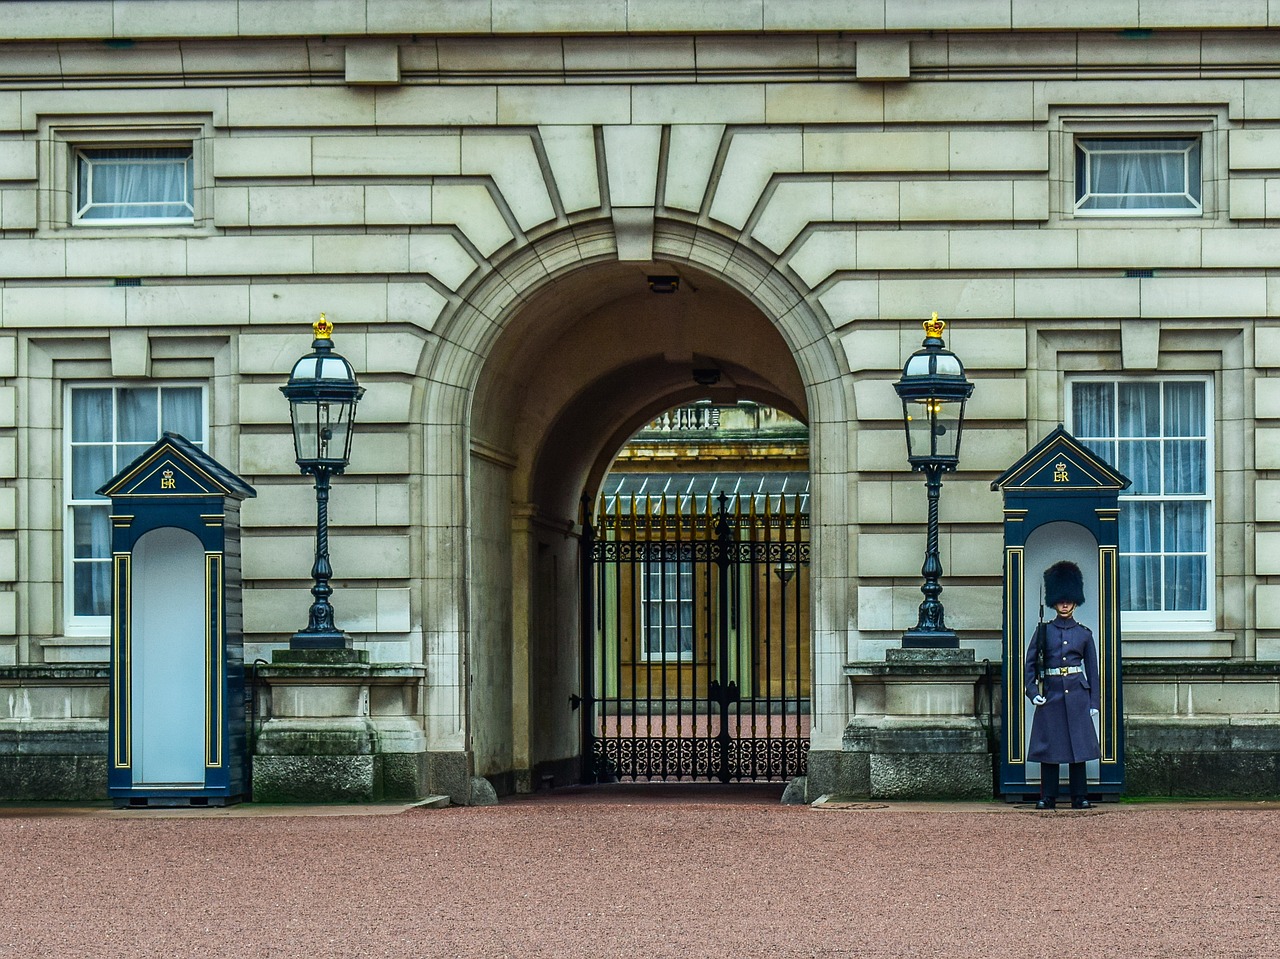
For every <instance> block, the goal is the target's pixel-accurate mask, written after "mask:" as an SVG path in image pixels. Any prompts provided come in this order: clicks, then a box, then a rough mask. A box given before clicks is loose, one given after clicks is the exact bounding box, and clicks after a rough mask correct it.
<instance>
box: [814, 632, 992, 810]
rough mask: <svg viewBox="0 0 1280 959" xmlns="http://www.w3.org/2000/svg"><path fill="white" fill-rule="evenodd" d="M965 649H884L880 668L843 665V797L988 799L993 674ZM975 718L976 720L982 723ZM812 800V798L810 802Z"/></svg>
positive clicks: (877, 665)
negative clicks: (848, 712) (847, 696)
mask: <svg viewBox="0 0 1280 959" xmlns="http://www.w3.org/2000/svg"><path fill="white" fill-rule="evenodd" d="M987 669H988V667H987V666H986V665H985V664H980V663H976V662H975V661H974V655H973V650H971V649H890V650H888V651H887V652H886V654H885V661H884V662H882V663H881V662H860V663H851V664H849V665H848V666H846V667H845V675H846V676H848V678H849V684H850V692H851V693H852V697H853V708H852V718H851V719H850V721H849V723H848V725H847V726H846V727H845V731H844V741H843V752H842V755H841V763H840V765H841V776H840V780H841V782H840V788H841V791H847V792H849V793H850V794H852V795H855V796H861V797H866V798H874V799H990V798H991V796H992V784H993V773H992V761H993V755H992V753H991V749H990V742H991V739H990V737H989V733H988V729H987V728H986V726H985V725H984V721H985V720H986V718H987V717H988V716H989V715H992V714H993V713H996V712H998V711H997V710H994V709H992V710H991V711H988V701H987V694H986V692H985V691H984V690H985V689H988V688H994V689H998V688H999V677H998V673H997V672H996V671H993V672H992V673H991V681H992V685H991V686H988V685H987V683H986V676H987ZM980 717H981V718H980ZM810 798H816V797H810Z"/></svg>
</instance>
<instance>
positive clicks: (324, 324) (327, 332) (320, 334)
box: [311, 313, 937, 340]
mask: <svg viewBox="0 0 1280 959" xmlns="http://www.w3.org/2000/svg"><path fill="white" fill-rule="evenodd" d="M934 316H937V314H936V313H935V314H934ZM311 329H312V330H314V331H315V334H316V339H317V340H327V339H329V338H330V337H331V336H333V324H332V323H330V322H329V321H328V320H327V319H325V316H324V314H323V313H321V314H320V319H318V320H316V321H315V322H314V323H312V324H311Z"/></svg>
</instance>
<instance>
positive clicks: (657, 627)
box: [644, 560, 693, 660]
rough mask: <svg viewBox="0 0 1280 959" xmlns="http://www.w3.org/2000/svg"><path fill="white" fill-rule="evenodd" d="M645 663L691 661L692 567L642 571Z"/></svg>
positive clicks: (676, 564)
mask: <svg viewBox="0 0 1280 959" xmlns="http://www.w3.org/2000/svg"><path fill="white" fill-rule="evenodd" d="M644 591H645V592H644V659H647V660H664V659H676V660H679V659H692V658H693V563H690V562H688V561H686V560H663V561H660V562H653V563H647V564H645V567H644Z"/></svg>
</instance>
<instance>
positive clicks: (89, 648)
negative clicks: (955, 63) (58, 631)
mask: <svg viewBox="0 0 1280 959" xmlns="http://www.w3.org/2000/svg"><path fill="white" fill-rule="evenodd" d="M40 649H41V651H42V652H43V654H44V656H43V658H44V661H45V663H46V664H48V665H50V666H53V665H60V664H64V663H105V662H109V661H110V659H111V637H110V636H108V635H94V636H52V637H50V638H48V639H42V640H40Z"/></svg>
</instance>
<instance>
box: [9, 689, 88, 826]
mask: <svg viewBox="0 0 1280 959" xmlns="http://www.w3.org/2000/svg"><path fill="white" fill-rule="evenodd" d="M108 675H109V673H108V670H107V667H106V666H102V665H98V666H71V665H58V666H48V665H45V666H5V667H0V800H5V801H15V800H17V801H35V802H39V801H49V800H90V799H106V798H107V680H108Z"/></svg>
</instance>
